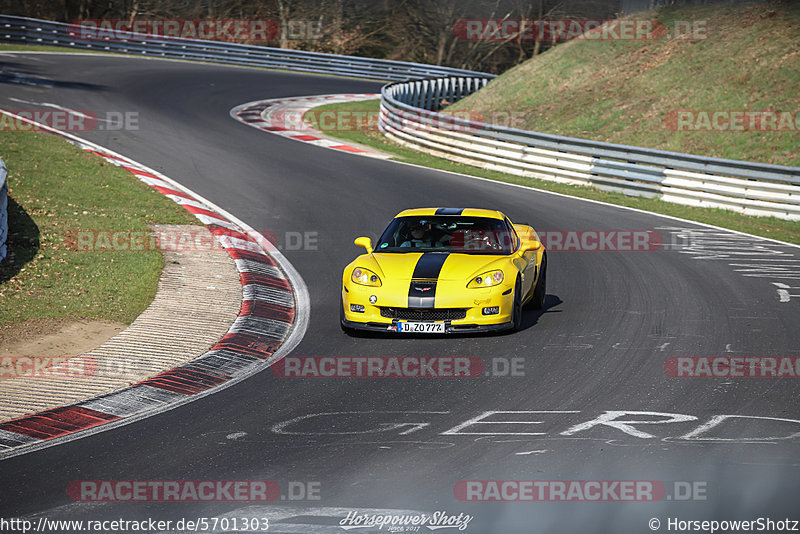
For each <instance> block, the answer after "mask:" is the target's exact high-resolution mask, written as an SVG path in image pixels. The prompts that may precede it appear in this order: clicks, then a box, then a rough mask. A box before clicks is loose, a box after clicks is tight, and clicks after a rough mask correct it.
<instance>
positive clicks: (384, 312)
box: [381, 308, 467, 321]
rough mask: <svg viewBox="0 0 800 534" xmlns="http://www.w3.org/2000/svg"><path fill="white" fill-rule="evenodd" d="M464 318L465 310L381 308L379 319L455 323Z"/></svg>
mask: <svg viewBox="0 0 800 534" xmlns="http://www.w3.org/2000/svg"><path fill="white" fill-rule="evenodd" d="M466 316H467V309H466V308H381V317H386V318H387V319H399V320H401V321H457V320H458V319H464V318H465V317H466Z"/></svg>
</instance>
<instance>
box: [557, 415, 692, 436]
mask: <svg viewBox="0 0 800 534" xmlns="http://www.w3.org/2000/svg"><path fill="white" fill-rule="evenodd" d="M623 415H637V416H638V415H654V416H657V417H664V418H665V419H656V420H650V421H638V420H625V421H620V420H619V419H618V418H619V417H621V416H623ZM696 420H697V417H695V416H693V415H686V414H681V413H664V412H622V411H608V412H606V413H604V414H601V415H600V416H599V417H597V418H595V419H592V420H591V421H587V422H585V423H581V424H578V425H575V426H573V427H571V428H569V429H567V430H565V431H564V432H561V435H562V436H571V435H573V434H577V433H578V432H583V431H584V430H589V429H590V428H592V427H595V426H609V427H611V428H616V429H617V430H621V431H623V432H625V433H626V434H628V435H629V436H634V437H637V438H644V439H649V438H654V437H655V436H654V435H653V434H648V433H647V432H643V431H642V430H639V429H638V428H634V427H633V425H663V424H665V423H682V422H685V421H696Z"/></svg>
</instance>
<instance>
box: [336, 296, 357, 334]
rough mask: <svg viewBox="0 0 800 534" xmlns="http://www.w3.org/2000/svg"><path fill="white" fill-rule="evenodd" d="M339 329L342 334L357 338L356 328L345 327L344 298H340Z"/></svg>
mask: <svg viewBox="0 0 800 534" xmlns="http://www.w3.org/2000/svg"><path fill="white" fill-rule="evenodd" d="M339 327H340V328H341V329H342V332H344V333H345V334H347V335H348V336H350V337H355V336H356V330H355V328H350V327H349V326H345V325H344V301H343V300H342V297H339Z"/></svg>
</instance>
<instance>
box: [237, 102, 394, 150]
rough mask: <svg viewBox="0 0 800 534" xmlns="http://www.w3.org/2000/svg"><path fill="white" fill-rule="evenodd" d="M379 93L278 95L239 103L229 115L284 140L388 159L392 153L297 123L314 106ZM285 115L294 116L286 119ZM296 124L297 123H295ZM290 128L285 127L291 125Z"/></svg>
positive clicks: (287, 116)
mask: <svg viewBox="0 0 800 534" xmlns="http://www.w3.org/2000/svg"><path fill="white" fill-rule="evenodd" d="M380 96H381V95H378V94H362V95H352V94H347V95H319V96H308V97H300V98H279V99H270V100H257V101H255V102H248V103H246V104H241V105H239V106H236V107H235V108H233V109H231V111H230V116H231V117H232V118H234V119H236V120H238V121H239V122H242V123H244V124H247V125H248V126H252V127H254V128H258V129H259V130H263V131H265V132H270V133H273V134H276V135H280V136H282V137H286V138H287V139H294V140H295V141H302V142H304V143H308V144H311V145H316V146H320V147H323V148H330V149H332V150H338V151H340V152H347V153H349V154H358V155H361V156H368V157H372V158H379V159H389V158H391V157H393V156H390V155H389V154H383V153H381V152H378V151H376V150H372V149H370V148H367V147H358V146H352V145H347V144H343V143H342V141H341V139H333V138H329V137H325V135H324V132H320V131H319V130H316V129H314V128H311V127H309V126H306V125H304V124H300V123H301V122H302V120H301V117H302V115H303V114H304V113H305V112H306V111H308V110H310V109H312V108H314V107H317V106H320V105H323V104H330V103H332V102H357V101H360V100H370V99H374V98H379V97H380ZM287 118H293V119H295V120H294V121H289V120H287ZM295 123H297V124H295ZM290 125H291V127H288V126H290Z"/></svg>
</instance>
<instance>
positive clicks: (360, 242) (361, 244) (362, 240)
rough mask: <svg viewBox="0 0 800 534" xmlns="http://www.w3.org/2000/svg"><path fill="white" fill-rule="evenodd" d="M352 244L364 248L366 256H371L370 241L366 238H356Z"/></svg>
mask: <svg viewBox="0 0 800 534" xmlns="http://www.w3.org/2000/svg"><path fill="white" fill-rule="evenodd" d="M353 243H355V244H356V245H358V246H359V247H364V248H365V249H366V250H367V254H372V239H370V238H368V237H358V238H356V240H355V241H353Z"/></svg>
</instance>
